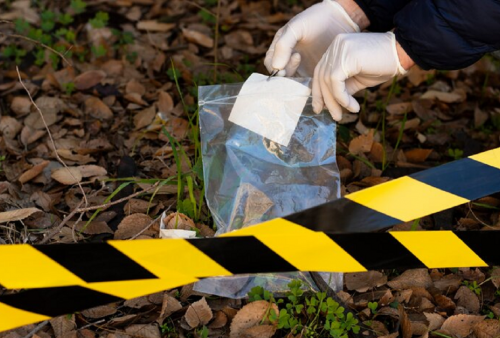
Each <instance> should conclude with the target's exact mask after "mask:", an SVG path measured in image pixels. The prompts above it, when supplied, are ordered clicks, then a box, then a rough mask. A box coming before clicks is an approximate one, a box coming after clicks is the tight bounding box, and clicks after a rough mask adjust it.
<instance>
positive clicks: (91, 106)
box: [84, 96, 113, 120]
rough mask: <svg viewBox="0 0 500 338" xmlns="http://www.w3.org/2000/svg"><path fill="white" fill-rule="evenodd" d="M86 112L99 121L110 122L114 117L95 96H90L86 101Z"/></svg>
mask: <svg viewBox="0 0 500 338" xmlns="http://www.w3.org/2000/svg"><path fill="white" fill-rule="evenodd" d="M84 112H85V114H87V115H90V116H92V117H93V118H96V119H99V120H108V119H111V118H112V117H113V112H112V111H111V109H110V108H109V107H108V106H107V105H106V104H105V103H104V102H102V101H101V100H100V99H99V98H97V97H95V96H90V97H89V98H88V99H86V100H85V109H84Z"/></svg>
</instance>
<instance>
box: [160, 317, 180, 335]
mask: <svg viewBox="0 0 500 338" xmlns="http://www.w3.org/2000/svg"><path fill="white" fill-rule="evenodd" d="M160 331H161V333H162V335H167V336H168V337H172V336H173V335H174V336H177V332H176V331H175V323H174V322H173V321H172V319H171V318H168V321H166V322H165V323H163V324H161V325H160Z"/></svg>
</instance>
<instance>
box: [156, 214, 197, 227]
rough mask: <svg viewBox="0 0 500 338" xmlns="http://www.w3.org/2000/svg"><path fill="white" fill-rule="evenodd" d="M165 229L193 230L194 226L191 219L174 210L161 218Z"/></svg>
mask: <svg viewBox="0 0 500 338" xmlns="http://www.w3.org/2000/svg"><path fill="white" fill-rule="evenodd" d="M163 224H164V226H165V229H181V230H193V229H194V228H196V225H195V224H194V222H193V220H192V219H191V218H189V217H187V216H186V215H184V214H181V213H180V212H174V213H171V214H170V215H168V216H167V217H165V218H164V219H163Z"/></svg>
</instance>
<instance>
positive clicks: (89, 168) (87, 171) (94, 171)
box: [77, 164, 108, 177]
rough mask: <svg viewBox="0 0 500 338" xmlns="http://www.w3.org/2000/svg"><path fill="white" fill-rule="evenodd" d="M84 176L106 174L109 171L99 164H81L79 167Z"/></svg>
mask: <svg viewBox="0 0 500 338" xmlns="http://www.w3.org/2000/svg"><path fill="white" fill-rule="evenodd" d="M77 168H78V170H80V174H81V175H82V177H92V176H104V175H106V174H107V173H108V171H107V170H106V169H104V168H103V167H101V166H98V165H93V164H89V165H81V166H79V167H77Z"/></svg>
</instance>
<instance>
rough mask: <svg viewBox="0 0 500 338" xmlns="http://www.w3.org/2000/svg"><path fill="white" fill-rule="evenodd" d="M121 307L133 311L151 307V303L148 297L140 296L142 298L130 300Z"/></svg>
mask: <svg viewBox="0 0 500 338" xmlns="http://www.w3.org/2000/svg"><path fill="white" fill-rule="evenodd" d="M123 305H125V306H127V307H130V308H133V309H140V308H143V307H145V306H151V305H152V304H151V302H150V301H149V300H148V296H142V297H136V298H132V299H128V300H126V301H125V302H124V303H123Z"/></svg>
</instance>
